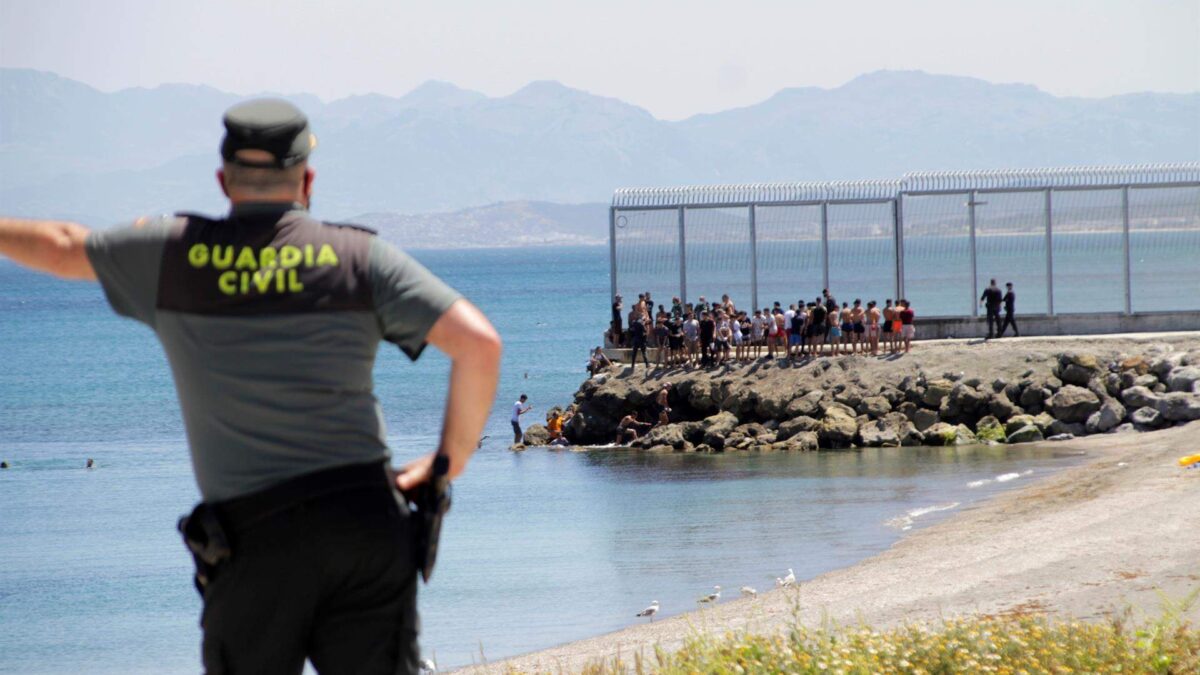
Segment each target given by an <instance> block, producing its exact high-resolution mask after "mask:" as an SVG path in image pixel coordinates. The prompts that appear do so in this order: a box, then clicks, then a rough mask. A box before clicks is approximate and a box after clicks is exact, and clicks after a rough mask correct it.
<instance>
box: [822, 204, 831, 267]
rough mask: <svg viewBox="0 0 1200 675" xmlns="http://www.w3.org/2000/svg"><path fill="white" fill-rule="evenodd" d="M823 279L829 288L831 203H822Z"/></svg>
mask: <svg viewBox="0 0 1200 675" xmlns="http://www.w3.org/2000/svg"><path fill="white" fill-rule="evenodd" d="M821 270H822V272H821V279H822V280H823V282H822V286H823V287H824V288H829V202H821Z"/></svg>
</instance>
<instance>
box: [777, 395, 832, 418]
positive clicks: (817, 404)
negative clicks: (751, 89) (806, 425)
mask: <svg viewBox="0 0 1200 675" xmlns="http://www.w3.org/2000/svg"><path fill="white" fill-rule="evenodd" d="M823 398H825V392H824V391H822V390H820V389H814V390H812V391H810V392H808V393H807V394H805V395H803V396H801V397H799V398H794V399H792V400H791V402H790V403H788V404H787V408H786V409H785V410H784V416H785V417H789V418H791V417H799V416H801V415H805V416H808V417H816V416H818V415H820V414H821V411H822V408H821V399H823Z"/></svg>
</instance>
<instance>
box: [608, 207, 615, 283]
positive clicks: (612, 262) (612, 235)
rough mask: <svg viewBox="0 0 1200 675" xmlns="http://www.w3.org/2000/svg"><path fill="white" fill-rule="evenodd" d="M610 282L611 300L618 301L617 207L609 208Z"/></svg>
mask: <svg viewBox="0 0 1200 675" xmlns="http://www.w3.org/2000/svg"><path fill="white" fill-rule="evenodd" d="M608 282H609V294H608V297H609V302H616V301H617V208H616V207H615V206H610V207H609V208H608Z"/></svg>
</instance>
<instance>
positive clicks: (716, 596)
mask: <svg viewBox="0 0 1200 675" xmlns="http://www.w3.org/2000/svg"><path fill="white" fill-rule="evenodd" d="M720 599H721V587H720V586H713V592H712V593H709V594H708V595H706V596H704V597H703V598H700V599H699V600H697V601H696V602H712V603H715V602H716V601H718V600H720Z"/></svg>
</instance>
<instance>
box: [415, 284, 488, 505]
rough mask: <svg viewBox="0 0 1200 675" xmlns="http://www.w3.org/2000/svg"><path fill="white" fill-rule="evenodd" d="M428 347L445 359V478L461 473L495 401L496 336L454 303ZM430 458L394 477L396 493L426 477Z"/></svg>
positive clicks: (478, 316) (462, 303)
mask: <svg viewBox="0 0 1200 675" xmlns="http://www.w3.org/2000/svg"><path fill="white" fill-rule="evenodd" d="M426 340H427V341H428V342H429V344H431V345H433V346H434V347H437V348H438V349H439V350H440V351H442V352H444V353H445V354H446V355H447V356H449V357H450V391H449V392H448V393H447V395H446V416H445V420H444V422H443V423H442V441H441V447H440V450H441V452H443V453H445V454H446V455H448V456H449V457H450V478H454V477H455V476H457V475H459V474H461V473H462V471H463V469H465V468H466V466H467V461H468V460H469V459H470V458H471V455H472V454H473V453H474V452H475V448H476V446H477V445H478V443H479V435H480V434H481V433H482V432H483V425H484V423H486V422H487V417H488V413H489V412H490V411H491V409H492V402H493V401H494V400H495V398H496V382H497V380H498V379H499V377H500V349H501V345H500V336H499V335H498V334H497V333H496V329H495V328H492V324H491V323H490V322H489V321H488V320H487V317H485V316H484V315H483V313H482V312H480V311H479V310H478V309H477V308H476V307H475V305H472V304H471V303H470V302H467V301H466V300H461V299H460V300H458V301H456V302H455V303H454V304H453V305H451V306H450V309H448V310H446V311H445V312H444V313H443V314H442V316H441V318H439V319H438V320H437V321H436V322H435V323H434V324H433V328H431V329H430V330H429V335H427V336H426ZM432 459H433V457H432V455H429V456H426V457H422V458H421V459H418V460H416V461H413V462H411V463H409V464H408V465H407V466H405V467H404V469H403V471H401V472H400V475H399V476H398V477H397V483H398V486H399V488H400V489H401V490H408V489H409V488H411V487H413V486H415V485H418V484H420V483H422V482H424V481H425V480H426V479H427V478H428V477H429V471H430V467H431V464H432Z"/></svg>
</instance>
